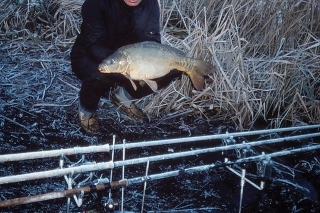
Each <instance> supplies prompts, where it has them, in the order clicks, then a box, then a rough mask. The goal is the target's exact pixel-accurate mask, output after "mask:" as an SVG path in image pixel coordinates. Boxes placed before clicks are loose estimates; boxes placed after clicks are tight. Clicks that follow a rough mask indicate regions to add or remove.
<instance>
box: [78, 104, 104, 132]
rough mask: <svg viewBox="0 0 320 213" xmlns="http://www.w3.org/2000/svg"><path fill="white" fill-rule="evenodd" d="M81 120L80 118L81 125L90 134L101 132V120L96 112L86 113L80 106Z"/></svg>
mask: <svg viewBox="0 0 320 213" xmlns="http://www.w3.org/2000/svg"><path fill="white" fill-rule="evenodd" d="M79 120H80V126H81V127H82V128H83V129H84V130H85V131H86V132H87V133H89V134H92V135H95V134H98V133H99V127H100V125H99V122H98V120H97V119H96V118H95V114H91V115H88V114H85V113H84V112H83V111H82V110H81V109H80V108H79Z"/></svg>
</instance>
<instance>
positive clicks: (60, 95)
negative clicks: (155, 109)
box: [0, 51, 320, 212]
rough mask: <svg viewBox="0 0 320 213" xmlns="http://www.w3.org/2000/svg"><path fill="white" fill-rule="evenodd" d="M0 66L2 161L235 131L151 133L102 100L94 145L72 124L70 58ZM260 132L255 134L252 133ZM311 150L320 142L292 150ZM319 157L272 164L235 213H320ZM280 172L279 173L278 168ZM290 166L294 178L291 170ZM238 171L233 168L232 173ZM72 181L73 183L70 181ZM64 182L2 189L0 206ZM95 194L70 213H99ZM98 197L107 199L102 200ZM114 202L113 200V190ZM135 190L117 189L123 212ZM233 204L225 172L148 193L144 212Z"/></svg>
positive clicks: (193, 124) (194, 121)
mask: <svg viewBox="0 0 320 213" xmlns="http://www.w3.org/2000/svg"><path fill="white" fill-rule="evenodd" d="M1 55H2V57H1V58H0V85H1V87H0V97H1V102H0V126H1V128H0V154H10V153H23V152H30V151H38V150H53V149H62V148H70V147H76V146H89V145H99V144H104V143H109V144H111V143H112V137H113V135H116V142H117V144H119V143H122V141H123V139H125V140H126V143H131V142H137V141H145V140H159V139H168V138H181V137H189V136H190V135H191V136H198V135H199V136H200V135H209V134H217V133H225V132H226V131H230V132H232V131H235V130H234V129H233V128H232V127H231V126H227V125H224V124H221V123H220V124H217V123H215V122H209V121H206V120H203V119H201V118H197V117H194V116H191V115H190V116H186V115H184V116H178V114H174V113H173V114H169V115H167V116H163V117H162V118H159V119H157V120H152V121H151V122H150V124H149V125H145V124H141V123H137V122H135V121H133V120H130V118H128V117H127V116H125V115H124V114H123V113H122V112H120V111H118V110H117V109H116V107H115V106H113V105H112V104H111V103H110V102H109V100H108V99H107V97H106V98H103V99H102V101H101V107H100V108H99V111H98V116H99V118H100V120H101V124H102V131H101V133H100V134H99V135H97V136H89V135H87V134H86V133H84V132H83V131H82V130H81V129H80V127H79V125H78V120H77V97H78V89H79V87H80V82H79V81H78V80H77V79H76V78H75V77H74V76H73V74H72V72H71V70H70V65H69V61H68V58H64V57H60V58H59V57H58V56H57V55H56V54H50V53H48V54H44V55H41V54H38V53H29V54H11V53H10V52H8V51H2V52H1ZM257 128H262V127H257ZM266 137H270V138H273V137H279V135H278V134H271V135H267V136H266V135H265V136H262V135H260V136H256V138H253V137H250V138H249V137H243V138H236V140H237V142H239V143H241V142H242V141H243V140H249V139H250V140H251V141H252V140H253V141H254V140H255V139H258V138H266ZM300 142H301V143H303V144H305V145H306V144H309V143H311V142H313V143H319V138H314V139H308V140H306V141H299V143H300ZM221 143H222V141H221V140H211V141H205V142H191V143H187V144H183V145H181V144H178V145H164V146H160V147H154V148H140V149H135V150H133V151H131V150H128V152H127V153H126V158H140V157H147V156H152V155H159V154H168V153H179V152H181V151H190V150H196V149H199V148H204V147H212V146H220V145H221ZM296 145H297V144H296V141H291V142H290V143H289V144H288V145H281V146H280V147H279V146H271V147H262V148H260V149H259V151H262V150H263V151H265V152H266V153H268V152H272V151H274V150H281V149H285V148H288V147H293V146H296ZM224 157H225V156H223V155H222V154H221V153H220V152H219V153H215V154H214V155H212V154H203V155H195V156H191V157H185V158H180V159H174V160H166V161H162V162H158V163H157V162H155V163H150V168H149V171H148V173H149V174H157V173H161V172H166V171H172V170H177V169H178V170H179V169H184V168H188V167H192V166H198V165H205V164H211V163H217V162H223V161H224ZM80 159H81V156H74V157H68V158H66V162H65V164H66V165H65V167H67V166H69V165H79V164H80V163H85V164H89V163H94V162H102V161H109V160H110V159H111V154H110V153H101V154H87V155H85V157H84V159H83V160H82V161H81V162H80V163H77V162H78V161H79V160H80ZM121 159H122V151H117V152H116V153H115V160H121ZM318 160H319V152H309V153H303V154H299V155H292V156H289V157H287V158H276V159H274V161H275V162H278V163H279V164H278V163H277V164H275V165H274V166H275V167H274V169H273V173H272V176H271V177H272V178H271V179H270V180H267V181H266V188H265V189H264V190H262V191H259V190H257V189H255V188H253V187H252V186H250V185H249V184H246V185H245V188H244V197H243V199H244V200H243V211H242V212H319V211H320V203H319V198H318V195H319V193H320V180H319V178H318V175H319V172H320V164H319V161H318ZM282 165H285V166H287V167H285V166H282ZM295 166H296V170H294V169H293V167H295ZM58 167H59V159H58V158H56V159H52V158H50V159H37V160H27V161H21V162H14V163H4V164H0V176H1V177H3V176H8V175H15V174H22V173H29V172H35V171H44V170H50V169H56V168H58ZM234 168H235V169H237V170H238V169H239V168H240V167H239V166H235V167H234ZM247 171H248V172H249V175H248V176H247V177H248V178H249V179H251V180H253V181H254V182H256V183H259V178H258V176H257V175H256V174H255V172H256V169H255V163H253V164H248V165H247ZM145 173H146V165H145V164H141V165H135V166H128V167H126V172H125V177H126V178H133V177H140V176H144V175H145ZM109 175H110V174H109V171H107V172H105V171H104V172H95V173H92V176H91V178H89V179H87V178H88V177H90V176H89V174H87V173H85V174H82V175H80V176H77V178H75V180H74V181H75V182H74V185H73V187H75V186H82V185H87V184H92V183H96V182H97V180H98V179H101V178H102V179H104V178H109ZM75 176H76V175H74V177H75ZM119 179H121V169H115V170H114V180H119ZM66 188H67V184H66V182H65V180H64V178H63V177H55V178H47V179H43V180H35V181H27V182H20V183H14V184H4V185H1V186H0V191H1V194H0V200H1V201H3V200H6V199H13V198H18V197H25V196H30V195H36V194H42V193H47V192H52V191H60V190H65V189H66ZM99 196H100V194H92V195H85V197H84V201H83V206H82V207H80V208H77V207H76V206H75V203H74V201H73V199H71V208H72V212H80V211H81V210H83V209H84V210H90V209H95V210H96V212H99V211H100V212H101V208H102V207H101V206H102V205H101V204H102V201H101V198H100V197H99ZM101 196H106V193H102V195H101ZM113 196H114V197H115V198H117V199H119V200H120V198H121V193H120V191H119V190H114V191H113ZM142 197H143V184H142V183H141V184H135V185H129V186H128V187H127V188H126V189H125V203H124V209H125V210H126V211H133V212H137V211H140V208H141V205H142ZM239 199H240V178H239V177H237V176H236V175H234V174H232V173H231V172H229V171H228V170H227V169H226V168H224V167H219V168H214V169H209V170H206V171H203V172H199V173H193V174H181V175H180V176H177V177H172V178H166V179H162V180H157V181H150V182H148V183H147V190H146V193H145V203H144V210H145V211H147V212H238V208H239ZM66 203H67V198H61V199H55V200H49V201H43V202H37V203H34V204H28V205H20V206H16V207H10V208H5V209H3V210H1V212H65V211H66ZM99 209H100V210H99Z"/></svg>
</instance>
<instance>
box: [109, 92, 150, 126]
mask: <svg viewBox="0 0 320 213" xmlns="http://www.w3.org/2000/svg"><path fill="white" fill-rule="evenodd" d="M132 99H133V98H132V97H130V95H129V94H128V92H127V91H126V90H125V89H124V88H123V87H118V88H117V89H116V90H115V91H113V92H112V94H111V98H110V100H111V102H112V103H114V104H115V105H117V106H118V107H119V108H120V109H121V110H122V111H124V112H125V113H126V114H127V115H128V116H129V117H131V118H133V119H135V120H143V121H144V122H147V121H148V117H147V116H146V115H145V114H144V113H143V112H142V110H141V109H139V108H138V107H137V106H136V105H135V104H134V103H133V101H132Z"/></svg>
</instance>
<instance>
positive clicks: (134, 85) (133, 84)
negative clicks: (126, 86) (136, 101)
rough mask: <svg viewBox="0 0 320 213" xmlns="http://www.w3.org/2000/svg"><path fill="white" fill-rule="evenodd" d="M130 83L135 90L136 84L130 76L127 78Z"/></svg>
mask: <svg viewBox="0 0 320 213" xmlns="http://www.w3.org/2000/svg"><path fill="white" fill-rule="evenodd" d="M129 80H130V82H131V84H132V87H133V89H134V90H137V85H136V84H135V83H134V82H133V80H132V79H131V78H129Z"/></svg>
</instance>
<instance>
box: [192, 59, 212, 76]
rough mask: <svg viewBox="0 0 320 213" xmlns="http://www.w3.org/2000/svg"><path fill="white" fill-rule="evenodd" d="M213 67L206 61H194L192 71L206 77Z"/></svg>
mask: <svg viewBox="0 0 320 213" xmlns="http://www.w3.org/2000/svg"><path fill="white" fill-rule="evenodd" d="M213 69H214V66H213V65H212V64H210V63H208V62H206V61H203V60H200V59H195V65H194V70H195V71H196V72H197V73H199V74H201V75H208V74H210V73H212V72H213Z"/></svg>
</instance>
